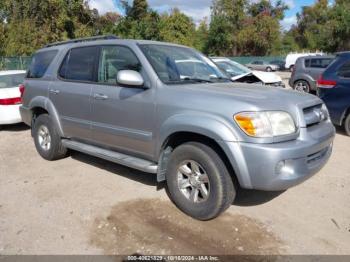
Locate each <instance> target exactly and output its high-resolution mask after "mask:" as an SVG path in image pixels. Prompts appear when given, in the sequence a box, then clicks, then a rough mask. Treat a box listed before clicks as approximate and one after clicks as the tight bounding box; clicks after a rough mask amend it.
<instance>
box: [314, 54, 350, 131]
mask: <svg viewBox="0 0 350 262" xmlns="http://www.w3.org/2000/svg"><path fill="white" fill-rule="evenodd" d="M317 88H318V92H317V93H318V95H319V97H320V98H321V99H322V100H323V101H324V103H325V104H326V106H327V107H328V109H329V113H330V116H331V119H332V122H333V123H334V124H335V125H337V126H343V127H344V128H345V131H346V134H347V135H348V136H350V52H343V53H338V54H337V55H336V58H335V60H334V61H333V62H332V63H331V64H330V65H329V67H328V68H327V69H326V70H325V71H324V72H323V74H322V75H321V77H320V78H319V79H318V81H317Z"/></svg>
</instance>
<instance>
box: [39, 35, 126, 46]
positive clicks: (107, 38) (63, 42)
mask: <svg viewBox="0 0 350 262" xmlns="http://www.w3.org/2000/svg"><path fill="white" fill-rule="evenodd" d="M110 39H119V37H117V36H115V35H101V36H93V37H85V38H76V39H72V40H67V41H62V42H56V43H52V44H48V45H46V46H45V47H52V46H58V45H66V44H74V43H82V42H89V41H97V40H110Z"/></svg>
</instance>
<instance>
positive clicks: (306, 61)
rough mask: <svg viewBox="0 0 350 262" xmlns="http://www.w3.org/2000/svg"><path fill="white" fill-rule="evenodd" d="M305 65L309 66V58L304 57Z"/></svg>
mask: <svg viewBox="0 0 350 262" xmlns="http://www.w3.org/2000/svg"><path fill="white" fill-rule="evenodd" d="M304 63H305V67H310V59H305V61H304Z"/></svg>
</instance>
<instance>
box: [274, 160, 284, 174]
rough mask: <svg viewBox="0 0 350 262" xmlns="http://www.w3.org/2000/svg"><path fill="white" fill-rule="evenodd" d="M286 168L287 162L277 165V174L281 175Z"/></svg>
mask: <svg viewBox="0 0 350 262" xmlns="http://www.w3.org/2000/svg"><path fill="white" fill-rule="evenodd" d="M285 166H286V161H285V160H283V161H280V162H278V163H277V165H276V169H275V171H276V173H277V174H281V173H282V171H283V168H284V167H285Z"/></svg>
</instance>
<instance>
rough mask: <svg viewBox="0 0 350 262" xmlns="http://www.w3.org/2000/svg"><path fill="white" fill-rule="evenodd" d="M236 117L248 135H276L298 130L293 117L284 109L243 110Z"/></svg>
mask: <svg viewBox="0 0 350 262" xmlns="http://www.w3.org/2000/svg"><path fill="white" fill-rule="evenodd" d="M234 119H235V121H236V123H237V124H238V125H239V127H240V128H241V129H242V130H243V131H244V132H245V133H246V134H247V135H248V136H253V137H274V136H283V135H289V134H293V133H295V132H296V127H295V124H294V121H293V118H292V117H291V115H290V114H288V113H286V112H282V111H266V112H243V113H239V114H237V115H235V116H234Z"/></svg>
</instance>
